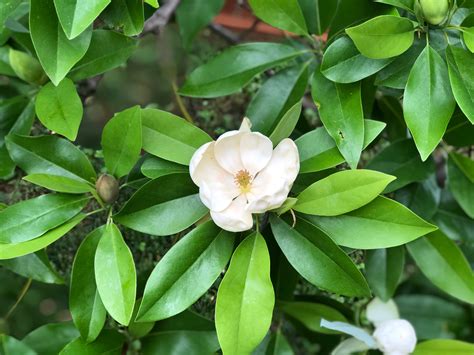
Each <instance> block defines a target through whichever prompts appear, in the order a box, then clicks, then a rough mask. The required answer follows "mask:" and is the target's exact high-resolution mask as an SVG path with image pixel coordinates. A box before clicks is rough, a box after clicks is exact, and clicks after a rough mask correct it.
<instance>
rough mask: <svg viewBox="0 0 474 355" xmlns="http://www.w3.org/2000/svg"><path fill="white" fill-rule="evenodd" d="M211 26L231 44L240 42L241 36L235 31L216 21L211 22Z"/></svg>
mask: <svg viewBox="0 0 474 355" xmlns="http://www.w3.org/2000/svg"><path fill="white" fill-rule="evenodd" d="M209 28H210V29H211V30H212V31H213V32H214V33H217V34H218V35H219V36H221V37H222V38H224V39H225V40H226V41H228V42H229V43H230V44H237V43H239V42H240V38H239V36H237V35H236V34H235V33H234V32H232V31H231V30H229V29H227V28H225V27H223V26H221V25H218V24H216V23H211V24H210V25H209Z"/></svg>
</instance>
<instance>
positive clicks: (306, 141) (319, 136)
mask: <svg viewBox="0 0 474 355" xmlns="http://www.w3.org/2000/svg"><path fill="white" fill-rule="evenodd" d="M364 126H365V129H364V146H363V149H365V148H367V146H368V145H369V144H370V143H372V142H373V141H374V139H375V138H376V137H377V136H378V135H379V134H380V132H382V130H383V129H384V128H385V126H386V124H385V123H383V122H379V121H373V120H364ZM314 142H318V144H314ZM295 143H296V146H297V147H298V152H299V155H300V174H301V173H312V172H316V171H321V170H326V169H329V168H333V167H335V166H336V165H339V164H341V163H343V162H344V157H343V156H342V155H341V153H340V152H339V150H338V149H337V147H336V143H335V142H334V139H332V138H331V136H330V135H329V134H328V133H327V131H326V129H325V128H324V127H319V128H316V129H315V130H313V131H310V132H308V133H306V134H304V135H302V136H301V137H299V138H298V139H297V140H296V141H295Z"/></svg>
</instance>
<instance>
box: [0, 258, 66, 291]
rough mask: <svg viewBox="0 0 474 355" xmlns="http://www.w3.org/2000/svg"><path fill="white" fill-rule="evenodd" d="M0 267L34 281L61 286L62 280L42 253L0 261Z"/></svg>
mask: <svg viewBox="0 0 474 355" xmlns="http://www.w3.org/2000/svg"><path fill="white" fill-rule="evenodd" d="M0 265H1V266H3V267H5V268H7V269H9V270H11V271H13V272H14V273H16V274H18V275H21V276H23V277H26V278H31V279H33V280H36V281H40V282H44V283H50V284H63V283H64V280H63V279H62V277H61V276H59V275H58V273H57V272H56V271H55V270H54V268H53V266H52V265H51V263H50V261H49V259H48V256H47V255H46V253H45V252H44V251H39V252H36V253H32V254H28V255H24V256H20V257H18V258H14V259H6V260H1V261H0Z"/></svg>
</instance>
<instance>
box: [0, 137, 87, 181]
mask: <svg viewBox="0 0 474 355" xmlns="http://www.w3.org/2000/svg"><path fill="white" fill-rule="evenodd" d="M6 143H7V147H8V151H9V152H10V156H11V157H12V159H13V161H14V162H15V163H16V164H18V166H19V167H20V168H22V169H23V170H24V171H25V172H26V173H28V174H48V175H57V176H63V177H66V178H70V179H73V180H76V181H80V182H82V183H90V182H91V181H94V180H95V179H96V174H95V171H94V168H93V167H92V164H91V163H90V161H89V159H87V156H86V155H85V154H84V153H83V152H82V151H81V150H80V149H79V148H77V147H76V146H74V145H73V144H72V143H71V142H69V141H67V140H65V139H61V138H58V137H56V136H37V137H26V136H18V135H10V136H8V137H7V138H6Z"/></svg>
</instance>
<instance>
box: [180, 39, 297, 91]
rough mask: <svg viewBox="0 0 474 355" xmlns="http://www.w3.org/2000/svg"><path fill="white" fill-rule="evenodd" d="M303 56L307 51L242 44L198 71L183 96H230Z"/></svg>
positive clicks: (190, 76)
mask: <svg viewBox="0 0 474 355" xmlns="http://www.w3.org/2000/svg"><path fill="white" fill-rule="evenodd" d="M303 53H306V51H298V50H296V49H295V48H293V47H290V46H288V45H284V44H278V43H264V42H261V43H259V42H255V43H246V44H240V45H238V46H234V47H231V48H228V49H226V50H225V51H223V52H222V53H221V54H219V55H217V56H216V57H214V58H213V59H211V60H210V61H209V62H207V63H206V64H204V65H201V66H200V67H198V68H196V69H195V70H194V71H193V72H192V73H191V74H190V75H189V76H188V78H187V80H186V82H185V83H184V86H183V87H182V88H181V89H180V94H182V95H184V96H191V97H209V98H211V97H218V96H225V95H229V94H232V93H234V92H236V91H238V90H239V89H241V88H242V87H244V86H245V85H247V84H248V83H249V82H250V80H252V78H253V77H254V76H255V75H257V74H259V73H261V72H263V71H265V70H267V69H269V68H271V67H274V66H276V65H278V64H281V63H283V62H286V61H288V60H290V59H292V58H294V57H296V56H298V55H301V54H303ZM236 58H238V59H239V60H236Z"/></svg>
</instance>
